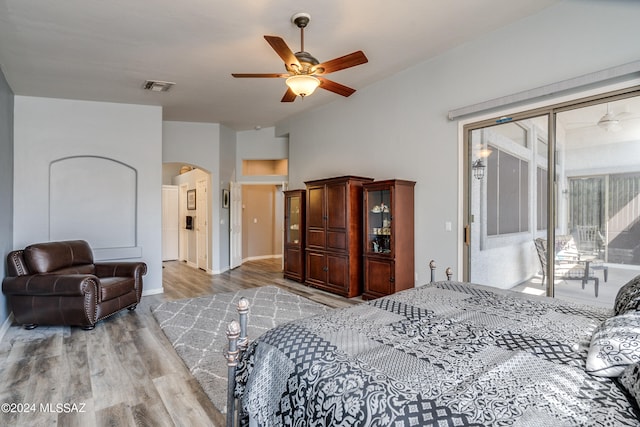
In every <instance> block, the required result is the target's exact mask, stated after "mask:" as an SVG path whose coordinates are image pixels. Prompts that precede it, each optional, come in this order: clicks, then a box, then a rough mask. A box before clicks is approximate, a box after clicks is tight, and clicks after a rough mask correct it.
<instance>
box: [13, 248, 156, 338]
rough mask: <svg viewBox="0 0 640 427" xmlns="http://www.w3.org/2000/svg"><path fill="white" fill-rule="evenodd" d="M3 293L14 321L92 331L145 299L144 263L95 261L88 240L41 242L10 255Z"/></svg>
mask: <svg viewBox="0 0 640 427" xmlns="http://www.w3.org/2000/svg"><path fill="white" fill-rule="evenodd" d="M7 264H8V269H7V277H5V278H4V280H3V281H2V292H3V293H4V294H5V295H6V296H7V301H8V303H9V307H10V309H11V310H12V311H13V315H14V317H15V320H16V322H18V323H20V324H22V325H24V326H25V328H27V329H33V328H35V327H36V326H38V325H73V326H81V327H82V328H83V329H93V328H94V326H95V324H96V323H97V322H98V321H100V320H102V319H104V318H106V317H109V316H111V315H113V314H115V313H117V312H118V311H120V310H123V309H125V308H128V309H129V310H134V309H135V308H136V306H137V304H138V303H139V302H140V298H141V297H142V276H143V275H144V274H146V272H147V265H146V264H145V263H143V262H99V263H94V262H93V252H92V251H91V247H90V246H89V244H88V243H87V242H85V241H84V240H69V241H64V242H48V243H37V244H33V245H30V246H27V247H26V248H25V249H23V250H17V251H13V252H10V253H9V255H7Z"/></svg>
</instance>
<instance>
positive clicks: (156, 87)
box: [142, 80, 175, 92]
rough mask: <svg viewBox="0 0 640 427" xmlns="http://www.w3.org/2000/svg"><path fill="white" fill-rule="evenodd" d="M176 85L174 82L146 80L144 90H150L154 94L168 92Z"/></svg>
mask: <svg viewBox="0 0 640 427" xmlns="http://www.w3.org/2000/svg"><path fill="white" fill-rule="evenodd" d="M173 85H175V83H173V82H162V81H159V80H146V81H145V82H144V85H143V86H142V88H143V89H146V90H150V91H152V92H168V91H169V89H171V88H172V87H173Z"/></svg>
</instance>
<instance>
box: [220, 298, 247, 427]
mask: <svg viewBox="0 0 640 427" xmlns="http://www.w3.org/2000/svg"><path fill="white" fill-rule="evenodd" d="M237 309H238V320H239V321H235V320H232V321H231V322H230V323H229V326H227V339H228V340H229V349H228V350H227V352H226V354H225V357H226V358H227V367H228V369H227V427H233V426H234V425H235V423H234V421H235V415H236V398H235V396H234V394H235V388H236V368H237V366H238V360H239V359H240V354H241V352H242V351H244V350H246V349H247V346H248V345H249V339H248V338H247V317H248V314H249V300H248V299H246V298H245V297H242V298H240V300H239V301H238V308H237Z"/></svg>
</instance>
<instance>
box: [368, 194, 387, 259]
mask: <svg viewBox="0 0 640 427" xmlns="http://www.w3.org/2000/svg"><path fill="white" fill-rule="evenodd" d="M366 203H367V211H366V219H367V223H366V227H367V247H366V251H367V252H369V253H376V254H390V253H391V233H392V224H391V220H392V218H393V215H392V213H393V212H391V191H390V190H389V189H384V190H369V191H367V192H366Z"/></svg>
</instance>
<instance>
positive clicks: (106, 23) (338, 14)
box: [0, 0, 559, 130]
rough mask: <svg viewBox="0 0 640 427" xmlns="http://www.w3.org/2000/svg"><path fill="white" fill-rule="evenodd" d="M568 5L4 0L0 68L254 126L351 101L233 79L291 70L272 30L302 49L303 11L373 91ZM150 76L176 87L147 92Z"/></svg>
mask: <svg viewBox="0 0 640 427" xmlns="http://www.w3.org/2000/svg"><path fill="white" fill-rule="evenodd" d="M558 2H559V0H517V1H513V0H440V1H436V0H400V1H383V0H348V1H345V0H325V1H317V0H316V1H308V0H278V1H273V0H272V1H268V0H244V1H220V0H206V1H205V0H178V1H176V0H153V1H151V0H138V1H135V0H134V1H131V0H55V1H42V0H0V68H2V71H3V73H4V74H5V77H6V78H7V81H8V82H9V85H10V86H11V88H12V90H13V91H14V93H15V94H16V95H27V96H42V97H55V98H70V99H82V100H97V101H109V102H121V103H134V104H145V105H162V106H163V118H164V120H178V121H196V122H214V123H222V124H224V125H227V126H229V127H231V128H233V129H236V130H245V129H251V128H253V127H255V126H263V127H266V126H272V125H273V124H274V123H276V122H277V121H278V120H281V119H284V118H286V117H288V116H290V115H293V114H296V113H299V112H301V111H304V110H307V109H310V108H313V107H316V106H319V105H322V104H326V103H328V102H331V101H336V100H337V101H339V102H348V98H342V97H341V96H339V95H336V94H334V93H331V92H327V91H324V90H320V89H319V90H318V91H317V92H316V93H314V94H313V95H312V96H310V97H308V98H306V99H304V100H300V99H297V100H296V101H295V102H293V103H281V102H280V99H281V98H282V95H283V94H284V92H285V83H284V80H282V79H234V78H232V77H231V73H232V72H238V73H254V72H255V73H274V72H278V73H279V72H284V71H285V70H284V65H283V63H282V61H281V60H280V58H279V57H278V56H277V55H276V53H275V52H274V51H273V50H272V49H271V47H270V46H269V45H268V44H267V42H266V41H265V40H264V38H263V35H265V34H268V35H276V36H280V37H282V38H284V40H285V41H286V42H287V44H288V45H289V47H290V48H291V49H292V50H293V51H294V52H296V51H298V50H299V49H300V39H299V30H298V29H297V28H296V27H295V26H294V25H293V24H292V23H291V22H290V17H291V16H292V15H293V14H294V13H296V12H308V13H310V14H311V22H310V24H309V26H308V27H307V29H306V30H305V50H306V51H308V52H310V53H311V54H312V55H313V56H315V57H316V58H318V60H320V61H321V62H324V61H327V60H329V59H333V58H336V57H339V56H342V55H345V54H348V53H351V52H353V51H356V50H363V51H364V52H365V54H366V55H367V57H368V58H369V62H368V63H367V64H364V65H360V66H358V67H354V68H351V69H348V70H342V71H338V72H336V73H333V74H331V75H330V76H329V78H330V79H332V80H334V81H337V82H339V83H342V84H345V85H347V86H350V87H353V88H354V89H362V88H364V87H366V86H367V85H370V84H373V83H375V82H376V81H379V80H381V79H384V78H385V77H388V76H390V75H392V74H394V73H397V72H398V71H400V70H403V69H405V68H407V67H410V66H412V65H414V64H417V63H419V62H422V61H424V60H426V59H428V58H430V57H433V56H434V55H437V54H439V53H441V52H443V51H445V50H447V49H449V48H452V47H454V46H457V45H460V44H463V43H465V42H466V41H468V40H471V39H473V38H475V37H478V36H480V35H482V34H485V33H488V32H490V31H493V30H495V29H497V28H499V27H501V26H505V25H508V24H510V23H512V22H514V21H516V20H519V19H521V18H524V17H526V16H528V15H530V14H534V13H536V12H538V11H540V10H542V9H544V8H546V7H549V6H550V5H553V4H555V3H558ZM146 79H155V80H164V81H171V82H175V83H176V86H175V87H174V88H173V89H172V90H171V91H170V92H167V93H156V92H150V91H143V90H142V85H143V83H144V81H145V80H146ZM352 96H358V93H357V92H356V93H355V94H354V95H352Z"/></svg>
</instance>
